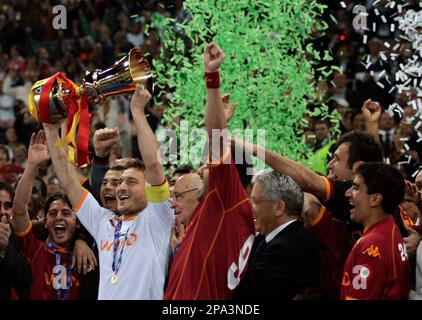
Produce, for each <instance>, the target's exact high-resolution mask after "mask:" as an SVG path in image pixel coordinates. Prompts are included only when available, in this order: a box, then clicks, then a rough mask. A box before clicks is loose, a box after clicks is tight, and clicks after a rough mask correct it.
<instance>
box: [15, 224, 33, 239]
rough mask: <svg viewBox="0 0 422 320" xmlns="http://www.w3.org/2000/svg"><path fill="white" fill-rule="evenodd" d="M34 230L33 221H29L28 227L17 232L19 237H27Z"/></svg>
mask: <svg viewBox="0 0 422 320" xmlns="http://www.w3.org/2000/svg"><path fill="white" fill-rule="evenodd" d="M31 230H32V223H31V222H29V225H28V226H27V227H26V229H25V230H23V231H20V232H15V234H16V236H17V237H25V236H26V235H27V234H28V233H30V232H31Z"/></svg>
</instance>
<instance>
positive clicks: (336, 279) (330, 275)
mask: <svg viewBox="0 0 422 320" xmlns="http://www.w3.org/2000/svg"><path fill="white" fill-rule="evenodd" d="M309 231H310V232H311V234H312V236H313V237H314V239H315V240H317V243H318V251H319V255H320V260H321V268H320V270H321V271H320V272H321V286H322V288H323V289H324V290H325V291H326V292H327V293H328V294H329V295H330V297H332V298H334V299H339V298H340V288H341V280H342V278H343V271H344V263H345V262H346V259H347V256H348V255H349V252H350V250H351V249H352V247H353V243H354V242H353V240H352V237H351V235H350V232H349V229H348V228H347V226H346V224H345V223H343V222H342V221H340V220H337V219H335V218H333V217H332V215H331V213H330V212H329V211H328V210H327V209H326V208H325V207H323V206H321V210H320V212H319V214H318V216H317V217H316V218H315V220H314V221H312V223H311V224H310V226H309Z"/></svg>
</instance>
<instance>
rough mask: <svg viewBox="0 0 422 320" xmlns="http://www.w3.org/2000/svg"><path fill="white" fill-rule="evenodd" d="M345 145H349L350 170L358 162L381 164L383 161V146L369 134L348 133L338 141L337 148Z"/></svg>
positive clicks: (348, 163) (348, 161)
mask: <svg viewBox="0 0 422 320" xmlns="http://www.w3.org/2000/svg"><path fill="white" fill-rule="evenodd" d="M344 143H348V144H349V159H348V160H347V166H348V168H349V169H351V168H352V166H353V164H354V163H355V162H357V161H363V162H381V161H382V160H383V151H382V146H381V144H380V143H379V142H378V141H377V140H376V139H375V138H374V137H373V136H372V135H371V134H369V133H366V132H361V131H351V132H348V133H346V134H344V135H342V136H341V137H340V139H339V140H338V141H337V144H336V146H337V148H338V147H339V146H340V145H342V144H344Z"/></svg>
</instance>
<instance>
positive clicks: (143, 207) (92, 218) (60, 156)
mask: <svg viewBox="0 0 422 320" xmlns="http://www.w3.org/2000/svg"><path fill="white" fill-rule="evenodd" d="M150 99H151V95H150V94H149V92H148V91H147V90H146V89H144V88H143V87H142V86H141V87H137V89H136V91H135V94H134V95H133V97H132V101H131V104H130V109H131V112H132V115H133V119H134V121H135V124H136V131H137V137H138V145H139V150H140V152H141V155H142V158H143V160H144V163H145V166H144V165H143V164H142V162H139V163H135V164H133V165H130V166H128V167H127V169H125V170H124V171H123V172H122V174H121V181H120V183H119V186H118V188H117V206H118V208H117V209H118V211H119V214H120V215H121V217H120V218H119V217H118V216H117V215H116V214H115V213H113V212H111V211H109V210H107V209H105V208H102V207H100V205H99V204H98V202H97V201H96V200H95V199H94V197H93V196H92V195H91V194H90V193H89V192H88V191H87V190H85V189H84V188H83V187H82V186H81V185H80V184H79V182H78V180H77V178H76V177H74V175H73V174H72V170H71V169H72V168H71V167H70V166H71V165H70V164H69V163H68V160H67V156H66V152H65V151H64V150H63V149H61V148H58V147H57V146H56V145H55V143H56V141H57V140H58V139H59V135H58V128H59V125H49V124H44V128H45V131H46V134H47V141H48V147H49V150H50V155H51V158H52V161H53V165H54V168H55V171H56V173H57V175H58V177H59V179H60V181H61V184H62V186H63V188H64V190H65V191H66V194H67V195H68V197H69V199H70V201H71V202H72V205H73V206H74V207H75V208H74V209H75V212H76V213H77V217H78V219H79V221H80V222H81V223H82V224H83V225H84V227H85V228H86V229H87V230H88V231H89V232H90V233H91V235H92V236H93V237H94V239H95V241H96V242H97V245H98V248H99V265H100V288H99V293H98V298H99V299H100V300H104V299H106V300H129V299H162V297H163V287H164V282H165V278H166V273H167V264H168V259H169V253H170V233H171V225H172V222H173V219H174V215H173V212H172V210H171V208H170V202H169V201H168V199H169V197H170V193H169V186H168V183H167V181H166V180H165V176H164V173H163V171H162V168H161V164H160V162H159V159H158V158H157V143H156V140H155V136H154V134H153V132H152V131H151V128H150V127H149V125H148V123H147V121H146V118H145V113H144V109H145V106H146V104H147V103H148V102H149V100H150ZM147 199H148V201H147Z"/></svg>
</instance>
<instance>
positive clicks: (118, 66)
mask: <svg viewBox="0 0 422 320" xmlns="http://www.w3.org/2000/svg"><path fill="white" fill-rule="evenodd" d="M136 84H143V85H144V86H145V88H146V89H147V90H148V91H149V92H150V93H151V94H152V93H153V90H154V80H153V76H152V72H151V68H150V66H149V64H148V62H147V60H146V59H145V57H144V55H143V54H142V52H141V50H140V49H138V48H133V49H132V50H130V52H129V54H128V55H127V56H126V57H124V58H122V59H120V60H119V61H116V62H115V63H114V64H113V65H112V66H110V67H109V68H107V69H105V70H99V69H97V70H94V71H88V72H87V73H86V75H85V77H84V79H83V81H82V84H81V85H80V86H78V85H76V84H75V83H73V82H72V81H70V80H69V79H67V78H66V77H65V76H64V75H63V74H62V73H60V72H58V73H56V74H55V75H53V76H52V77H49V78H47V79H43V80H40V81H37V82H36V83H35V84H34V85H33V86H32V88H31V90H30V92H29V103H28V109H29V112H30V114H31V115H32V116H33V117H34V118H35V119H36V120H37V121H39V122H42V123H44V122H45V123H57V122H59V121H60V120H62V119H67V126H66V138H64V139H62V141H61V145H66V144H69V145H70V146H71V147H74V148H76V150H77V151H76V158H75V159H76V160H75V159H71V160H73V161H72V162H74V163H75V164H77V165H78V166H83V165H85V164H86V163H87V162H88V156H89V151H88V140H89V119H90V116H91V114H90V112H89V107H88V106H89V105H93V104H97V103H101V102H102V101H104V99H106V98H108V97H113V96H118V95H125V94H131V93H133V92H134V91H135V88H136Z"/></svg>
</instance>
